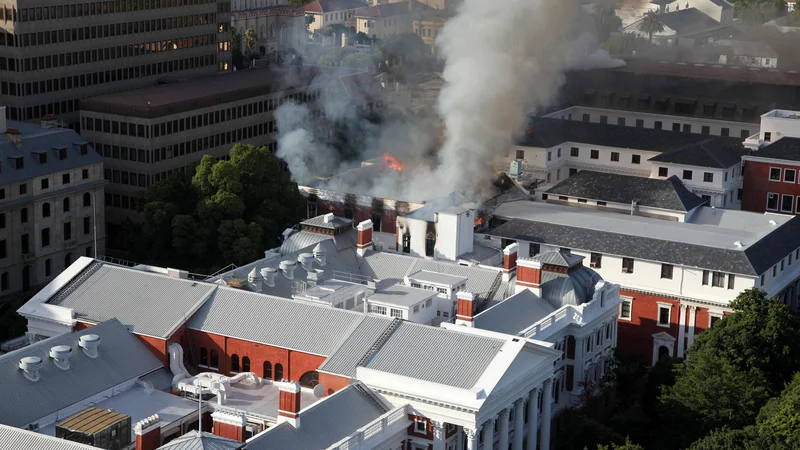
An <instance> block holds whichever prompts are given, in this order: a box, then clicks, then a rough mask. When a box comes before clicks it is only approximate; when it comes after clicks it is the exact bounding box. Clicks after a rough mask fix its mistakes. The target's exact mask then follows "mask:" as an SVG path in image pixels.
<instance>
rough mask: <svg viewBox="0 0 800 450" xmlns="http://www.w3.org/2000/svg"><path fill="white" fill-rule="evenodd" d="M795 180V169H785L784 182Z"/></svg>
mask: <svg viewBox="0 0 800 450" xmlns="http://www.w3.org/2000/svg"><path fill="white" fill-rule="evenodd" d="M794 181H795V171H794V169H783V182H784V183H794Z"/></svg>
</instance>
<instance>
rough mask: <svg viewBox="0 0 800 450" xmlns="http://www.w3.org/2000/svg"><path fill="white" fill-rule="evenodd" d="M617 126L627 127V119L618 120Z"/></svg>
mask: <svg viewBox="0 0 800 450" xmlns="http://www.w3.org/2000/svg"><path fill="white" fill-rule="evenodd" d="M617 125H619V126H621V127H624V126H625V118H624V117H620V118H619V119H617Z"/></svg>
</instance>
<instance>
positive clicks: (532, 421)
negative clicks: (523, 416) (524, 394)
mask: <svg viewBox="0 0 800 450" xmlns="http://www.w3.org/2000/svg"><path fill="white" fill-rule="evenodd" d="M538 431H539V388H536V389H534V390H532V391H531V393H530V396H529V397H528V450H536V440H537V439H536V438H537V437H538V436H537V434H538Z"/></svg>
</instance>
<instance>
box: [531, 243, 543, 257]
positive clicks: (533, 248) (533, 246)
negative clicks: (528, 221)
mask: <svg viewBox="0 0 800 450" xmlns="http://www.w3.org/2000/svg"><path fill="white" fill-rule="evenodd" d="M540 251H541V247H539V244H528V256H536V255H538V254H539V252H540Z"/></svg>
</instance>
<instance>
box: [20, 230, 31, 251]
mask: <svg viewBox="0 0 800 450" xmlns="http://www.w3.org/2000/svg"><path fill="white" fill-rule="evenodd" d="M28 253H30V248H29V245H28V234H27V233H26V234H23V235H22V254H23V255H27V254H28Z"/></svg>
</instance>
